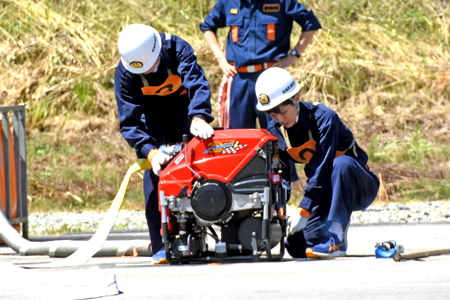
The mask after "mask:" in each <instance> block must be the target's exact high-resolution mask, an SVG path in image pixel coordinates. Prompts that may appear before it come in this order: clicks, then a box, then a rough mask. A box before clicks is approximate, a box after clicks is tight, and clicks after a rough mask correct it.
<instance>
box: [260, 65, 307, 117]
mask: <svg viewBox="0 0 450 300" xmlns="http://www.w3.org/2000/svg"><path fill="white" fill-rule="evenodd" d="M299 90H300V85H298V83H297V82H296V81H295V79H294V77H292V75H291V73H289V72H288V71H286V70H285V69H282V68H276V67H274V68H269V69H267V70H265V71H264V72H262V73H261V75H259V77H258V80H257V81H256V84H255V92H256V97H258V104H257V105H256V108H257V109H258V110H259V111H267V110H269V109H272V108H274V107H275V106H277V105H279V104H281V103H282V102H284V101H286V100H287V99H289V98H291V97H293V96H294V95H295V94H297V93H298V91H299Z"/></svg>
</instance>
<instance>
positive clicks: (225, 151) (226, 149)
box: [222, 144, 247, 154]
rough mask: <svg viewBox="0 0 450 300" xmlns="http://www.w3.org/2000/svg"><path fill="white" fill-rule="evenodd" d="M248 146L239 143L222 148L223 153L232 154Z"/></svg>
mask: <svg viewBox="0 0 450 300" xmlns="http://www.w3.org/2000/svg"><path fill="white" fill-rule="evenodd" d="M245 147H247V144H245V145H238V146H237V147H228V148H225V149H223V150H222V153H223V154H231V153H236V152H237V151H238V150H240V149H242V148H245Z"/></svg>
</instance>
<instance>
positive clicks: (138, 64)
mask: <svg viewBox="0 0 450 300" xmlns="http://www.w3.org/2000/svg"><path fill="white" fill-rule="evenodd" d="M130 66H132V67H133V68H135V69H139V68H142V67H143V66H144V64H143V63H141V62H140V61H132V62H131V63H130Z"/></svg>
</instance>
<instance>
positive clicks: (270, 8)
mask: <svg viewBox="0 0 450 300" xmlns="http://www.w3.org/2000/svg"><path fill="white" fill-rule="evenodd" d="M263 11H264V12H266V13H274V12H279V11H280V4H264V6H263Z"/></svg>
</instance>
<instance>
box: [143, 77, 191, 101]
mask: <svg viewBox="0 0 450 300" xmlns="http://www.w3.org/2000/svg"><path fill="white" fill-rule="evenodd" d="M181 85H182V84H181V78H180V76H178V75H174V74H172V75H170V76H169V77H168V78H167V79H166V81H165V82H164V83H163V84H161V85H159V86H144V87H143V88H142V93H143V94H144V95H146V96H167V95H171V94H173V93H175V92H176V91H178V90H179V89H180V87H181ZM185 93H186V90H184V91H183V92H181V93H180V95H182V94H185Z"/></svg>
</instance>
